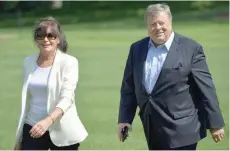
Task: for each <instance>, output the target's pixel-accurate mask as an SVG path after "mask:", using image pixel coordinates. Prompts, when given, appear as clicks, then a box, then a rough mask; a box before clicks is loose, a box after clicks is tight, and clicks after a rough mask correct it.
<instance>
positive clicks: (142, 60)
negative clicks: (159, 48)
mask: <svg viewBox="0 0 230 151" xmlns="http://www.w3.org/2000/svg"><path fill="white" fill-rule="evenodd" d="M149 39H150V38H149V37H148V38H146V39H145V40H144V42H143V43H142V45H141V50H139V54H138V56H140V67H139V69H140V82H141V90H143V91H144V93H146V94H147V91H146V88H145V86H144V83H143V80H144V79H143V78H144V67H145V60H146V57H147V54H148V45H149Z"/></svg>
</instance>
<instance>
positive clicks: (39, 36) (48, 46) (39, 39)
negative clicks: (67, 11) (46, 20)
mask: <svg viewBox="0 0 230 151" xmlns="http://www.w3.org/2000/svg"><path fill="white" fill-rule="evenodd" d="M35 42H36V44H37V46H38V48H39V49H40V52H41V53H50V52H53V51H56V49H57V47H58V44H59V42H60V40H59V38H58V36H57V34H56V33H55V32H54V31H53V30H52V28H51V27H48V28H46V30H44V31H42V30H39V31H37V32H36V33H35Z"/></svg>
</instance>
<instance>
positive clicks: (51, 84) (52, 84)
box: [47, 49, 62, 113]
mask: <svg viewBox="0 0 230 151" xmlns="http://www.w3.org/2000/svg"><path fill="white" fill-rule="evenodd" d="M61 53H62V52H61V51H60V50H59V49H57V51H56V55H55V58H54V61H53V65H52V67H51V69H50V74H49V76H48V81H47V112H48V113H49V110H50V104H51V93H52V90H53V89H52V88H56V81H57V76H56V73H57V72H58V69H59V68H60V60H61V59H60V58H61ZM52 94H54V93H52Z"/></svg>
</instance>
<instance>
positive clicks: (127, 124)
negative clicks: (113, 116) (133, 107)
mask: <svg viewBox="0 0 230 151" xmlns="http://www.w3.org/2000/svg"><path fill="white" fill-rule="evenodd" d="M125 126H127V127H128V128H129V129H131V125H130V124H129V123H119V124H118V127H117V134H118V138H119V140H120V141H122V138H123V134H122V129H123V128H124V127H125Z"/></svg>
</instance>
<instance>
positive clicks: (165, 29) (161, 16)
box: [147, 12, 172, 44]
mask: <svg viewBox="0 0 230 151" xmlns="http://www.w3.org/2000/svg"><path fill="white" fill-rule="evenodd" d="M147 27H148V34H149V36H150V38H151V39H152V40H153V42H154V43H155V44H164V43H165V42H166V41H167V40H168V39H169V37H170V35H171V33H172V23H171V19H170V18H169V16H168V14H167V13H165V12H160V13H158V14H156V15H152V16H148V17H147Z"/></svg>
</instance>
